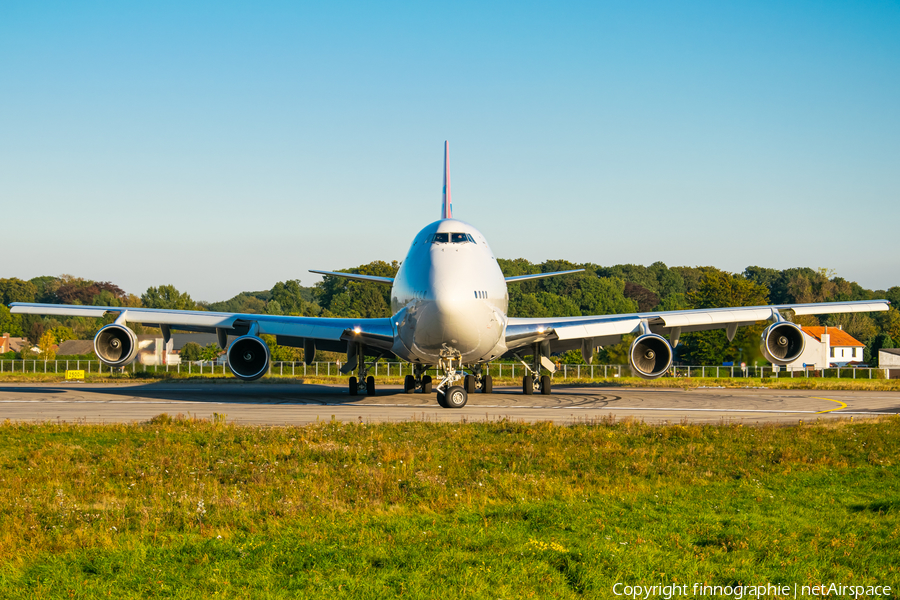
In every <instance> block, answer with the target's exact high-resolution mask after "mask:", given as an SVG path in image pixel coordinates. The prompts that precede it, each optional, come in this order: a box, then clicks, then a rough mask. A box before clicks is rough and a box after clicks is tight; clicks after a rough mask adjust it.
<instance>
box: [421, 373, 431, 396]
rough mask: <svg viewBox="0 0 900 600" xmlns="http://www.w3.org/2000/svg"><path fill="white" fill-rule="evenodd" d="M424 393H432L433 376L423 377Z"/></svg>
mask: <svg viewBox="0 0 900 600" xmlns="http://www.w3.org/2000/svg"><path fill="white" fill-rule="evenodd" d="M422 393H423V394H430V393H431V375H425V376H423V377H422Z"/></svg>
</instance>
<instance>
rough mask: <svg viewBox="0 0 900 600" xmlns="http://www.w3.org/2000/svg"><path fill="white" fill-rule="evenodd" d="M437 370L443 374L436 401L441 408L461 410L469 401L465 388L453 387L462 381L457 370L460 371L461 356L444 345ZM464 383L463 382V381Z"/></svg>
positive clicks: (453, 349) (457, 351)
mask: <svg viewBox="0 0 900 600" xmlns="http://www.w3.org/2000/svg"><path fill="white" fill-rule="evenodd" d="M438 368H439V369H440V370H441V371H443V372H444V378H443V379H442V380H441V382H440V383H439V384H438V385H437V401H438V404H440V405H441V406H442V407H443V408H462V407H463V406H465V405H466V402H468V401H469V394H468V392H467V391H466V388H464V387H462V386H459V385H454V384H455V383H456V382H457V381H459V380H460V379H463V376H462V374H460V372H459V369H462V355H461V354H460V352H459V350H456V349H455V348H450V347H449V346H447V345H446V344H445V345H444V348H443V349H442V350H441V360H440V362H439V363H438ZM464 383H465V381H464Z"/></svg>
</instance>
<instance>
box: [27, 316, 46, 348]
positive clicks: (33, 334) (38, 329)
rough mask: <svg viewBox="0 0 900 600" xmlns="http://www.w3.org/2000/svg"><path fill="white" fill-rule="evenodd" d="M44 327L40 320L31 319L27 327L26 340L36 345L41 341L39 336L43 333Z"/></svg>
mask: <svg viewBox="0 0 900 600" xmlns="http://www.w3.org/2000/svg"><path fill="white" fill-rule="evenodd" d="M45 328H46V327H45V326H44V322H43V321H42V320H36V321H33V322H32V323H31V327H29V328H28V336H27V337H28V341H30V342H31V343H32V344H34V345H35V346H36V345H37V344H38V343H39V342H40V341H41V336H42V335H44V329H45Z"/></svg>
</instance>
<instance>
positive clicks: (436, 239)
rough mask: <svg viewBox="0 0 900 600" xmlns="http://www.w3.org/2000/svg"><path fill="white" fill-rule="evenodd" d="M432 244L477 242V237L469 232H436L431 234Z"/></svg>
mask: <svg viewBox="0 0 900 600" xmlns="http://www.w3.org/2000/svg"><path fill="white" fill-rule="evenodd" d="M430 241H431V243H432V244H446V243H448V242H449V243H453V244H465V243H467V242H472V243H473V244H474V243H475V238H473V237H472V236H471V235H469V234H468V233H435V234H434V235H433V236H431V240H430Z"/></svg>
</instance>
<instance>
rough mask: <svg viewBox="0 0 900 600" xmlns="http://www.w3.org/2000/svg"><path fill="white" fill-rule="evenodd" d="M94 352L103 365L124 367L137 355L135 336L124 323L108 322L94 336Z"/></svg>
mask: <svg viewBox="0 0 900 600" xmlns="http://www.w3.org/2000/svg"><path fill="white" fill-rule="evenodd" d="M94 352H95V353H96V354H97V358H99V359H100V362H102V363H103V364H104V365H106V366H108V367H124V366H125V365H128V364H131V362H132V361H133V360H134V359H135V357H136V356H137V353H138V343H137V336H136V335H135V334H134V332H133V331H132V330H130V329H129V328H128V327H125V326H124V325H119V324H117V323H110V324H109V325H107V326H105V327H103V328H101V329H100V331H98V332H97V335H96V336H94Z"/></svg>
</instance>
